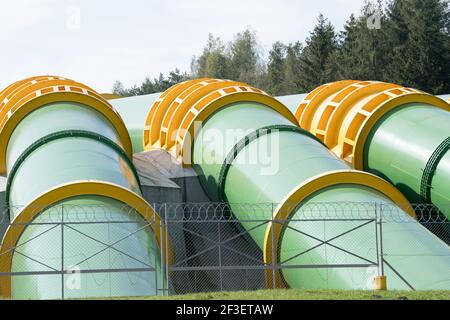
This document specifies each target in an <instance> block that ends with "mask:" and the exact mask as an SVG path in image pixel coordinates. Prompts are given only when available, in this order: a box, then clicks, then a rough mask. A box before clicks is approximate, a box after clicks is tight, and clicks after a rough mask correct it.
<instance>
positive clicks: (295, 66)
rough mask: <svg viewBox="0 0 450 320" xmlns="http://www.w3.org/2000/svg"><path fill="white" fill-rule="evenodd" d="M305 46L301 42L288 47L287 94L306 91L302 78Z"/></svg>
mask: <svg viewBox="0 0 450 320" xmlns="http://www.w3.org/2000/svg"><path fill="white" fill-rule="evenodd" d="M302 51H303V46H302V44H301V43H300V42H296V43H294V44H289V45H288V46H287V48H286V62H285V70H284V73H285V90H286V94H297V93H299V92H305V91H306V88H305V87H303V85H302V83H301V81H300V78H301V72H302V71H301V62H300V57H301V55H302Z"/></svg>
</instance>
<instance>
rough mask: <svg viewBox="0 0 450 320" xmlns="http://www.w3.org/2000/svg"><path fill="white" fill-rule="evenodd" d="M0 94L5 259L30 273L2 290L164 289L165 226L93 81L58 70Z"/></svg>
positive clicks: (43, 293)
mask: <svg viewBox="0 0 450 320" xmlns="http://www.w3.org/2000/svg"><path fill="white" fill-rule="evenodd" d="M0 98H1V101H3V102H2V105H1V110H0V114H2V115H3V119H2V122H1V127H0V140H1V141H2V143H4V144H2V148H0V167H1V168H2V169H3V170H4V171H6V173H7V175H8V183H7V201H8V205H9V208H10V211H9V213H10V219H11V226H10V227H9V228H8V230H7V231H6V233H5V236H4V238H3V241H2V246H1V256H0V257H1V258H0V266H1V271H2V272H11V273H13V274H14V273H20V274H23V275H21V276H15V275H12V276H11V277H0V288H1V295H2V296H4V297H11V298H14V299H28V298H32V299H55V298H61V297H65V298H67V297H69V298H71V297H73V298H75V297H77V298H79V297H84V298H86V297H109V296H128V295H131V296H134V295H154V294H158V292H159V291H158V290H157V287H156V286H157V282H158V281H159V284H161V281H162V280H163V279H164V277H163V275H162V274H161V269H160V265H161V264H160V262H159V261H160V259H161V256H160V253H161V251H165V250H160V249H159V248H160V246H164V243H163V242H164V241H163V239H164V238H165V237H164V233H165V230H164V229H162V227H160V220H159V217H158V216H157V214H156V213H155V212H154V211H153V209H152V208H151V206H150V205H149V204H148V203H146V202H145V200H144V199H143V198H142V197H141V194H140V187H139V182H138V177H137V175H136V172H135V168H134V166H133V164H132V162H131V158H130V157H131V155H132V149H131V142H130V138H129V136H128V133H127V130H126V128H125V126H124V124H123V121H122V119H121V118H120V116H119V115H118V114H117V113H116V112H115V110H114V109H112V107H111V106H110V105H109V104H108V103H107V102H106V100H104V99H103V98H101V97H100V96H99V95H98V94H97V93H95V91H93V90H92V89H90V88H88V87H86V86H84V85H82V84H78V83H76V82H74V81H72V80H67V79H63V78H59V77H50V76H44V77H35V78H30V79H26V80H23V81H20V82H17V83H15V84H13V85H11V86H9V87H8V88H6V89H5V90H4V91H2V92H1V93H0ZM102 219H103V220H105V221H103V222H106V223H102ZM87 222H89V223H87ZM108 222H110V223H108ZM27 223H29V224H30V225H28V226H26V224H27ZM52 223H54V225H53V228H52ZM116 242H117V243H118V244H115V243H116ZM18 247H20V254H19V253H17V250H11V249H14V248H18ZM148 266H153V267H148ZM73 270H75V271H76V270H80V271H81V272H82V273H81V274H80V275H79V276H80V279H79V282H80V283H79V287H77V288H72V287H70V288H68V287H67V286H68V284H67V282H68V281H70V279H71V277H72V278H73V275H71V274H70V273H71V272H72V271H73ZM102 270H103V271H102ZM115 270H121V271H120V272H119V271H117V272H115ZM132 270H143V271H132ZM49 271H50V273H48V274H45V272H49ZM52 271H55V272H52ZM91 271H92V272H91ZM40 272H41V274H40ZM133 279H134V280H133ZM136 279H140V281H135V280H136Z"/></svg>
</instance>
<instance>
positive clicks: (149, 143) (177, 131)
mask: <svg viewBox="0 0 450 320" xmlns="http://www.w3.org/2000/svg"><path fill="white" fill-rule="evenodd" d="M235 102H256V103H260V104H263V105H266V106H268V107H270V108H272V109H274V110H275V111H277V112H279V113H280V114H281V115H283V116H284V117H285V118H287V119H288V120H290V121H291V122H292V123H293V124H296V123H297V121H296V119H295V116H294V115H293V114H292V113H291V111H290V110H289V109H288V108H287V107H286V106H284V105H283V104H282V103H281V102H279V101H278V100H276V99H274V98H272V97H270V96H269V95H268V94H267V93H265V92H263V91H261V90H259V89H256V88H253V87H250V86H248V85H246V84H243V83H240V82H236V81H230V80H218V79H196V80H191V81H187V82H183V83H182V84H179V85H176V86H174V87H172V88H170V89H168V90H167V91H166V92H164V93H163V94H162V95H161V97H160V98H159V99H158V100H157V101H156V102H155V103H154V104H153V106H152V108H151V110H150V112H149V114H148V116H147V120H146V126H145V128H144V141H143V143H144V150H151V149H154V148H160V149H166V150H168V151H169V152H171V153H172V155H173V156H175V157H177V158H178V159H179V160H180V162H181V163H182V164H183V165H184V166H186V167H189V166H191V156H192V155H191V151H192V150H191V146H192V143H193V140H194V137H195V134H196V123H198V122H201V121H205V120H206V119H207V118H208V117H209V116H210V115H211V114H212V113H213V112H215V111H217V110H219V109H220V108H223V107H225V106H227V105H230V104H232V103H235Z"/></svg>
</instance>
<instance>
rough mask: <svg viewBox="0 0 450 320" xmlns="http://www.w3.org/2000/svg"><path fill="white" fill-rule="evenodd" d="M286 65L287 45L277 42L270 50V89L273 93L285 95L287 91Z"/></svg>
mask: <svg viewBox="0 0 450 320" xmlns="http://www.w3.org/2000/svg"><path fill="white" fill-rule="evenodd" d="M285 65H286V46H285V45H283V44H282V43H281V42H275V43H274V44H273V46H272V50H270V52H269V65H268V67H267V69H268V75H267V76H268V81H269V87H268V91H269V92H270V93H271V94H272V95H283V94H284V93H285Z"/></svg>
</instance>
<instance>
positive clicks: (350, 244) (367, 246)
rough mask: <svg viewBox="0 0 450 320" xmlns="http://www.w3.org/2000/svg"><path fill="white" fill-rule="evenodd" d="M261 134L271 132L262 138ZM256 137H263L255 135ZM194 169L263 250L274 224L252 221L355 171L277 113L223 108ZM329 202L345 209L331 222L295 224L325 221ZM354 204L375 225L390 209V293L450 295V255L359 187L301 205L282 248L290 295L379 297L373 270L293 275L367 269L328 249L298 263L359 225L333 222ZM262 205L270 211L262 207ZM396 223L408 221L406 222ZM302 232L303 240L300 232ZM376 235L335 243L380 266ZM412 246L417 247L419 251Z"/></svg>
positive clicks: (364, 233) (368, 229) (367, 229)
mask: <svg viewBox="0 0 450 320" xmlns="http://www.w3.org/2000/svg"><path fill="white" fill-rule="evenodd" d="M262 128H266V129H267V130H265V131H262ZM255 131H259V133H258V134H256V135H255V134H254V132H255ZM263 132H265V133H263ZM256 155H257V156H256ZM193 162H194V167H195V169H196V170H198V171H199V172H200V173H201V176H202V184H203V186H204V188H205V190H206V191H207V192H208V194H209V196H210V197H211V199H213V200H216V201H227V202H228V203H229V204H230V205H231V208H232V211H233V214H234V215H235V216H236V217H237V218H238V219H239V220H240V221H241V223H242V225H243V227H244V228H245V229H246V230H248V231H249V233H250V235H251V236H252V238H253V239H254V241H255V242H256V243H257V244H258V245H259V247H260V248H261V249H262V250H263V249H264V245H265V244H264V235H265V232H266V228H267V224H265V223H262V224H261V223H260V222H254V221H253V222H249V221H248V220H249V219H255V218H257V219H259V218H260V219H262V220H270V219H271V216H272V212H273V207H272V206H276V205H277V204H279V203H281V202H283V200H284V199H285V197H286V196H287V195H288V194H289V193H291V192H292V190H294V189H295V188H296V187H297V186H298V185H299V184H301V183H302V182H304V181H306V180H308V179H314V178H315V177H316V176H318V175H321V174H324V173H327V172H331V171H336V170H350V168H349V167H348V166H347V165H346V164H345V163H344V162H342V161H341V160H339V159H338V158H336V157H335V156H334V155H333V154H332V153H331V152H330V151H329V150H328V149H327V148H326V147H324V146H323V145H322V144H321V143H320V142H319V141H318V140H316V139H315V138H314V137H312V136H311V135H310V134H308V133H306V132H304V131H302V130H301V129H298V128H297V127H295V126H293V125H292V124H291V123H289V121H287V120H286V119H285V118H283V117H282V116H281V115H280V114H278V113H277V112H275V111H273V110H272V109H270V108H268V107H266V106H264V105H260V104H256V103H250V102H246V103H244V102H243V103H236V104H233V105H229V106H227V107H226V108H222V109H221V110H219V111H217V112H216V113H214V114H213V115H212V116H211V117H210V118H209V119H207V121H205V122H204V123H203V126H202V128H201V130H200V131H199V133H198V134H197V136H196V137H195V142H194V148H193ZM326 202H333V203H336V202H339V203H342V206H341V207H340V208H341V209H339V210H336V211H335V215H330V216H329V221H320V222H318V221H316V222H303V221H302V222H298V221H296V218H305V217H306V218H308V216H309V215H311V214H314V213H319V214H320V212H316V211H319V210H320V208H319V207H318V206H315V204H317V203H326ZM355 202H360V203H361V204H360V205H361V206H362V207H361V208H360V209H361V211H362V212H363V213H364V215H366V216H370V217H374V216H375V212H376V211H377V210H378V209H377V205H375V204H378V205H380V206H386V207H388V208H391V209H390V210H387V212H385V213H384V217H385V218H386V221H385V222H384V223H383V228H384V230H385V231H384V233H383V234H384V236H383V237H384V239H383V241H384V246H385V252H389V253H390V254H391V255H392V256H389V258H387V260H389V261H388V263H389V264H390V265H391V267H386V269H385V273H386V275H387V277H388V287H389V289H406V290H408V289H410V287H409V286H408V284H407V283H406V282H408V283H409V285H411V286H412V287H413V288H414V289H416V290H421V289H449V288H450V282H449V280H448V279H449V270H448V265H449V263H450V261H449V258H448V257H449V254H450V248H448V246H446V245H445V244H444V243H443V242H442V241H440V240H439V239H438V238H436V237H435V236H434V235H433V234H431V233H430V232H429V231H428V230H426V229H425V228H423V227H422V226H421V225H420V224H419V223H417V222H416V221H415V220H414V219H413V218H411V217H409V216H408V215H407V214H406V213H405V212H403V211H401V210H400V209H399V208H398V207H396V206H395V205H394V204H393V203H392V202H391V201H390V200H389V199H387V197H386V196H384V195H382V194H381V193H379V192H378V191H377V190H375V189H372V188H370V187H362V186H360V185H354V184H337V185H333V186H331V187H327V188H323V189H322V190H319V191H317V192H316V193H314V194H312V195H311V196H310V197H309V198H307V199H306V201H304V202H302V203H301V205H300V206H299V207H298V208H297V209H296V210H295V211H294V212H293V214H292V215H291V216H290V220H289V223H288V224H287V226H286V227H285V228H284V232H283V233H282V239H281V240H280V243H281V244H280V247H279V257H280V261H279V263H281V265H282V267H283V269H282V276H283V278H284V281H285V282H286V283H287V285H288V286H289V287H292V288H310V289H311V288H334V289H372V284H371V281H372V280H373V277H374V276H375V275H376V273H377V270H376V268H375V269H374V268H373V267H363V268H361V267H360V268H358V267H354V268H350V267H349V268H320V267H316V268H311V269H298V268H289V266H294V265H298V264H307V265H311V264H312V265H315V266H321V265H322V266H323V265H333V264H343V263H345V264H349V265H353V264H354V265H358V263H359V264H361V260H360V259H357V258H355V257H354V256H350V255H348V253H346V252H344V251H342V250H339V249H336V248H334V247H330V246H328V245H323V246H319V248H318V250H311V251H310V252H309V253H307V254H304V255H301V256H299V257H295V256H296V254H297V253H300V252H302V250H304V249H305V248H311V246H312V245H313V246H314V245H316V244H318V243H319V241H326V240H327V239H330V238H332V237H333V235H339V234H343V233H345V232H346V231H348V230H350V229H352V228H356V227H357V225H358V222H356V221H348V222H343V221H335V220H333V217H334V218H336V217H338V218H342V217H343V216H344V217H345V214H348V212H355V211H350V210H355V209H354V207H352V204H354V203H355ZM262 203H267V205H266V206H264V205H260V204H262ZM243 204H259V206H260V208H261V209H260V210H258V212H255V210H249V209H248V207H246V206H245V205H243ZM364 204H365V205H364ZM351 208H353V209H351ZM392 208H394V209H392ZM321 212H323V210H322V211H321ZM357 213H358V212H357ZM359 213H361V212H359ZM316 217H317V215H316ZM395 217H401V219H400V220H403V221H402V222H400V221H399V220H398V219H395ZM405 219H406V221H407V222H408V223H405V221H404V220H405ZM359 224H361V222H359ZM296 227H297V229H298V228H299V229H301V231H302V232H298V231H296ZM305 233H307V234H309V236H308V235H305ZM373 234H374V224H371V225H369V224H368V225H366V226H363V227H360V228H358V230H357V231H356V232H351V233H348V234H347V235H345V236H343V237H341V238H340V239H338V240H337V242H336V243H337V246H338V247H340V248H343V249H344V250H345V251H347V252H354V253H357V254H358V255H360V256H362V257H369V256H370V258H371V259H372V260H376V259H377V257H376V253H375V252H376V250H375V244H373V243H369V241H368V239H372V238H373V236H372V235H373ZM311 236H312V237H311ZM314 238H315V240H313V239H314ZM411 243H414V244H417V247H412V246H411ZM333 244H334V242H333ZM372 260H371V261H372ZM284 267H286V268H284ZM394 270H395V271H394ZM424 270H434V271H433V272H432V273H429V272H427V274H426V277H424ZM396 272H398V273H400V274H402V275H404V276H405V277H404V279H403V280H402V279H400V278H399V277H398V276H397V274H396ZM404 280H406V282H405V281H404Z"/></svg>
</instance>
